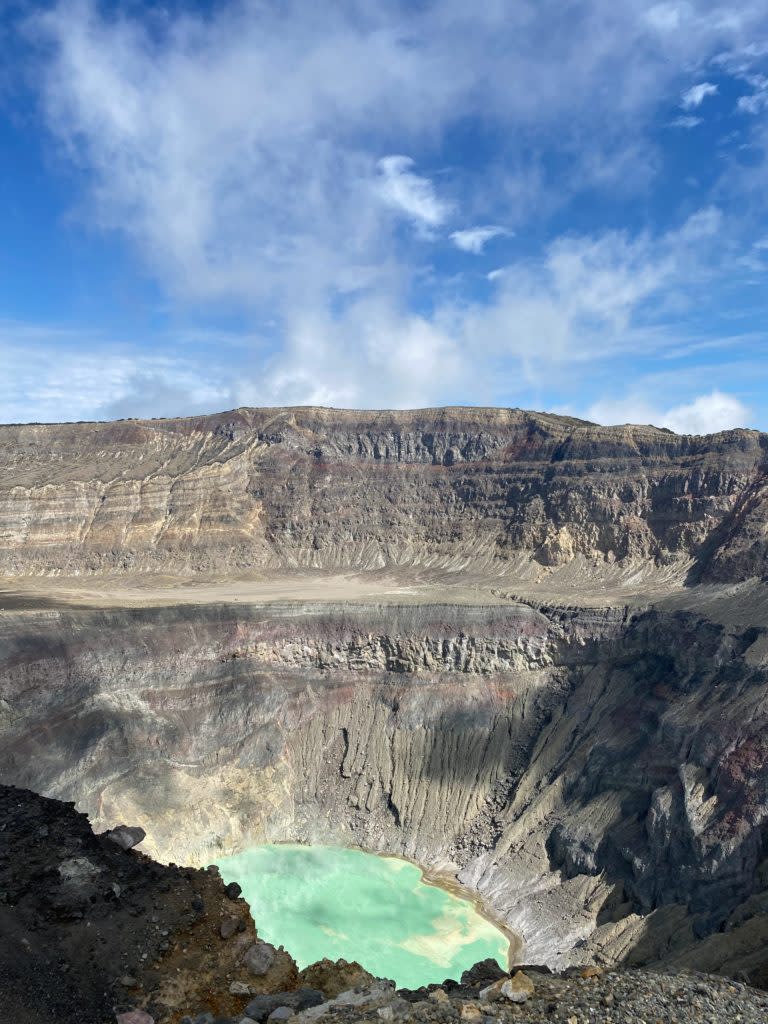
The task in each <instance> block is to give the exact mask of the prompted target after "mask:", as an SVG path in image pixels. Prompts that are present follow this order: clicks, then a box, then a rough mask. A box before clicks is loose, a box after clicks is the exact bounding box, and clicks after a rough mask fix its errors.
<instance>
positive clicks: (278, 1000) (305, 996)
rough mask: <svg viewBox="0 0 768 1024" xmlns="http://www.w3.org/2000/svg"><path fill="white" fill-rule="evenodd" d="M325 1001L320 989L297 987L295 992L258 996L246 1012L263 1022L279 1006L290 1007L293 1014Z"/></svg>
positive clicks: (259, 1023)
mask: <svg viewBox="0 0 768 1024" xmlns="http://www.w3.org/2000/svg"><path fill="white" fill-rule="evenodd" d="M324 1002H325V996H324V995H323V993H322V992H321V991H320V990H319V989H316V988H308V987H302V988H298V989H296V991H295V992H274V993H271V994H268V995H259V996H256V997H255V998H254V999H252V1000H251V1001H250V1003H248V1005H247V1006H246V1008H245V1012H246V1014H247V1015H248V1016H249V1017H251V1018H252V1019H253V1020H255V1021H257V1022H258V1024H261V1022H263V1021H265V1020H267V1019H268V1018H269V1016H270V1014H272V1013H274V1011H275V1010H277V1009H278V1008H279V1007H288V1008H289V1009H290V1010H291V1014H292V1015H293V1014H295V1013H301V1011H302V1010H308V1009H309V1008H310V1007H312V1006H320V1005H321V1003H324Z"/></svg>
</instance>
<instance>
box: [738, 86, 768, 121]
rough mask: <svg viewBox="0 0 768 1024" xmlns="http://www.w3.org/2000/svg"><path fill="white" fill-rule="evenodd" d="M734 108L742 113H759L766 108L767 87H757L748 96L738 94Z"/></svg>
mask: <svg viewBox="0 0 768 1024" xmlns="http://www.w3.org/2000/svg"><path fill="white" fill-rule="evenodd" d="M736 109H737V110H739V111H741V113H742V114H754V115H757V114H760V113H762V112H763V111H764V110H768V87H765V88H762V89H759V90H758V91H757V92H753V93H751V94H750V95H749V96H739V99H738V101H737V103H736Z"/></svg>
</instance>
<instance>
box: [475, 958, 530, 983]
mask: <svg viewBox="0 0 768 1024" xmlns="http://www.w3.org/2000/svg"><path fill="white" fill-rule="evenodd" d="M521 969H522V968H521ZM506 977H507V972H506V971H503V970H502V969H501V967H499V965H498V963H497V962H496V961H495V960H494V959H493V958H492V957H489V958H488V959H487V960H479V961H478V962H477V963H476V964H474V965H473V966H472V967H470V968H469V970H467V971H464V973H463V974H462V976H461V984H462V985H464V986H465V987H466V988H473V987H475V986H477V985H479V986H483V987H484V986H486V985H492V984H493V982H494V981H499V979H501V978H506Z"/></svg>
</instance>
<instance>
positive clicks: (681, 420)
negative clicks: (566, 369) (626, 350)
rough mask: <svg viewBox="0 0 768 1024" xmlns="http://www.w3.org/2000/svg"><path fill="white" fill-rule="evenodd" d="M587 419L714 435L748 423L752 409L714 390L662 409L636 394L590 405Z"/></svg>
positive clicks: (611, 423)
mask: <svg viewBox="0 0 768 1024" xmlns="http://www.w3.org/2000/svg"><path fill="white" fill-rule="evenodd" d="M587 418H588V419H591V420H595V421H596V422H597V423H604V424H606V425H607V426H610V425H613V424H622V423H640V424H646V423H648V424H652V425H653V426H657V427H668V428H669V429H670V430H674V431H675V433H676V434H714V433H717V432H718V431H720V430H730V429H731V428H733V427H744V426H747V425H748V424H749V422H750V411H749V409H748V408H747V406H746V405H744V403H743V402H741V401H740V400H739V399H738V398H736V397H734V396H733V395H728V394H725V393H723V392H722V391H717V390H715V391H711V392H710V393H709V394H706V395H699V396H698V397H697V398H694V399H693V400H692V401H690V402H687V403H685V404H682V405H676V406H672V407H671V408H669V409H660V408H658V407H657V406H654V405H653V404H652V403H651V402H649V401H647V400H646V399H644V398H641V397H637V396H635V397H631V396H630V397H627V398H624V399H618V400H616V399H608V400H603V401H599V402H595V403H594V404H593V405H592V406H591V407H590V409H589V410H588V411H587Z"/></svg>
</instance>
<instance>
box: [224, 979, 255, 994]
mask: <svg viewBox="0 0 768 1024" xmlns="http://www.w3.org/2000/svg"><path fill="white" fill-rule="evenodd" d="M229 994H230V995H233V996H249V995H250V994H251V986H250V985H246V984H245V982H244V981H233V982H232V984H231V985H230V986H229Z"/></svg>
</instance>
